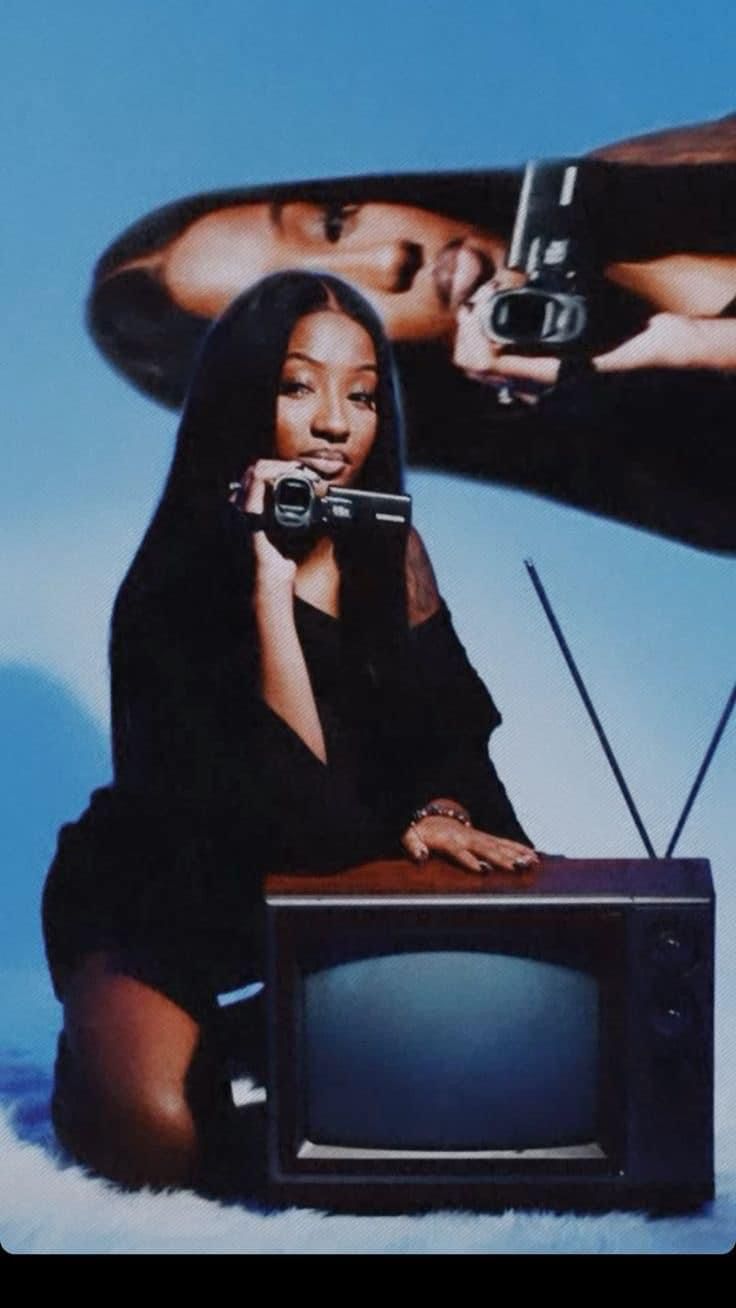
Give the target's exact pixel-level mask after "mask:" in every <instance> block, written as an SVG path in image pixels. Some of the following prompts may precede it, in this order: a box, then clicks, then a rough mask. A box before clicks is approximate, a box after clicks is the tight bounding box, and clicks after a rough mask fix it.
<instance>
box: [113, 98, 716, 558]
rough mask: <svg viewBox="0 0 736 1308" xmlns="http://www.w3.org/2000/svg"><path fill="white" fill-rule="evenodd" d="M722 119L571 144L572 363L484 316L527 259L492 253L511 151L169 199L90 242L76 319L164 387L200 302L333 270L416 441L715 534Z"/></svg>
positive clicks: (516, 481)
mask: <svg viewBox="0 0 736 1308" xmlns="http://www.w3.org/2000/svg"><path fill="white" fill-rule="evenodd" d="M734 121H735V120H734V118H733V117H728V118H726V119H723V120H721V121H719V122H716V123H712V124H705V125H703V126H702V127H693V128H684V129H680V130H679V131H675V132H664V133H656V134H654V135H653V136H651V137H644V138H641V139H640V140H633V141H630V142H625V143H623V144H621V145H619V146H611V147H609V148H608V149H601V150H598V151H594V152H593V155H592V156H591V157H589V158H587V159H586V158H583V159H580V160H578V161H573V162H574V163H575V165H576V168H577V171H579V173H580V176H581V189H582V191H583V199H582V201H581V202H580V212H579V214H578V216H577V223H578V227H579V229H581V232H582V236H583V239H584V241H585V244H586V247H587V257H588V261H589V263H590V264H591V268H590V269H589V276H590V281H591V294H592V295H594V296H595V298H596V299H597V301H598V303H597V305H596V308H595V313H596V314H597V317H598V319H599V322H600V323H601V324H602V325H603V328H604V330H603V331H602V332H599V333H598V339H597V340H596V339H593V340H592V341H591V342H590V343H588V344H587V346H586V345H585V344H583V345H581V347H580V349H579V350H578V351H577V354H578V355H580V354H581V353H584V357H585V360H586V363H587V365H588V366H587V368H586V369H585V371H583V370H582V369H580V368H570V367H569V366H568V367H565V366H563V367H562V368H561V358H560V356H559V354H558V355H557V356H556V355H555V352H554V346H553V345H551V346H548V347H547V348H546V349H545V351H544V356H543V357H539V356H538V355H535V353H534V348H533V345H530V344H528V343H527V344H525V346H524V348H523V351H520V350H519V349H517V348H515V346H514V343H513V341H511V342H509V341H508V340H506V341H505V340H504V339H503V338H501V340H499V339H498V338H497V337H495V336H494V333H493V331H492V329H490V328H489V325H488V318H489V306H490V304H491V302H492V299H493V297H494V296H496V295H498V292H499V290H500V289H503V288H505V289H509V288H511V287H518V286H520V285H522V284H523V283H524V281H525V280H526V275H525V274H524V273H523V272H520V271H519V268H518V265H517V266H516V267H515V268H513V269H509V268H508V267H507V264H508V256H509V247H510V244H511V243H512V235H513V232H514V224H515V220H516V219H517V210H518V208H519V203H520V197H521V194H522V189H523V188H522V181H523V172H522V170H496V171H490V172H485V173H482V172H475V173H465V174H463V173H456V174H452V173H448V174H431V173H430V174H408V175H406V176H401V175H387V176H377V177H352V178H341V179H338V180H326V181H312V182H302V183H294V184H288V183H281V184H279V185H276V186H273V187H265V186H261V187H256V188H250V189H246V190H232V191H227V192H220V193H214V194H211V195H201V196H194V197H191V198H189V199H185V200H180V201H176V202H174V203H170V204H167V205H165V206H164V207H163V208H161V209H159V210H157V211H155V212H154V213H152V214H150V215H148V216H147V217H145V218H143V219H141V220H140V221H139V222H138V223H136V224H134V226H133V227H131V228H129V229H128V230H127V231H126V232H125V233H123V235H122V236H120V237H119V238H118V239H117V240H116V241H114V242H113V243H112V245H110V246H109V248H108V249H107V250H106V251H105V252H104V253H103V254H102V255H101V257H100V259H99V261H98V264H97V267H96V271H95V275H94V280H93V285H92V290H91V294H90V298H89V306H88V314H89V326H90V330H91V332H92V336H93V338H94V340H95V341H96V343H97V344H98V346H99V347H100V349H101V350H102V351H103V353H104V354H105V355H106V357H107V358H109V359H110V361H111V362H112V363H113V364H114V366H115V367H116V368H118V369H119V370H120V371H122V372H123V374H124V375H125V376H127V377H128V378H129V379H130V380H132V381H133V382H134V384H135V385H136V386H138V387H140V388H141V389H142V390H143V391H144V392H145V393H147V394H150V395H152V396H153V397H154V398H156V399H158V400H160V401H162V402H163V403H165V404H167V405H172V406H174V407H178V406H179V405H180V404H181V402H182V400H183V397H184V394H185V391H186V388H187V385H188V382H189V378H190V376H191V372H192V368H193V366H194V360H195V357H196V353H197V350H198V348H199V345H200V343H201V340H202V337H203V335H204V332H205V331H206V329H207V325H208V323H209V322H211V321H212V319H213V318H215V317H217V315H218V314H220V313H221V312H222V311H223V310H224V309H225V308H226V307H227V305H228V304H229V303H230V302H231V301H232V299H233V298H234V297H235V296H237V295H238V294H239V293H240V292H242V291H243V290H245V289H247V288H248V287H249V286H251V285H253V284H254V282H256V281H257V280H258V279H259V278H260V277H261V276H263V275H265V274H267V273H270V272H275V271H278V270H282V269H286V268H301V269H305V270H317V271H324V272H327V273H332V274H334V275H336V276H339V277H344V278H345V279H346V280H347V281H349V282H351V283H352V284H353V285H355V286H356V287H357V288H359V289H360V290H361V292H362V293H363V294H364V295H365V296H366V297H367V299H368V300H369V302H370V303H371V304H372V305H373V307H374V308H375V309H376V310H377V312H378V313H379V315H380V316H381V318H382V321H383V323H384V325H385V328H386V331H387V333H388V335H389V337H390V338H391V339H392V340H393V341H394V342H395V343H396V346H397V352H398V358H399V363H400V367H401V372H402V378H403V381H404V387H405V394H406V403H407V423H408V453H409V458H410V460H411V462H412V463H415V464H418V465H419V466H424V467H435V468H440V469H443V470H445V471H449V472H462V473H466V474H470V475H473V476H476V477H479V478H483V479H487V480H489V481H492V482H496V483H500V484H503V485H510V486H518V487H521V488H523V489H525V490H530V491H533V492H535V493H537V494H541V495H547V496H552V497H554V498H555V499H557V500H561V501H563V502H565V503H570V504H573V505H575V506H577V507H580V508H584V509H588V510H590V511H592V512H594V513H600V514H603V515H605V516H608V517H611V518H615V519H618V520H620V521H624V522H630V523H633V524H636V525H639V526H642V527H645V528H647V529H649V530H653V531H657V532H661V533H663V534H664V535H667V536H670V537H673V538H675V539H679V540H683V541H686V542H688V543H689V544H693V545H696V546H699V547H701V548H705V549H713V550H719V551H729V552H730V551H732V550H733V548H734V543H735V541H736V537H734V529H733V514H732V512H731V505H730V502H729V497H728V496H727V495H724V489H723V488H724V486H726V485H728V484H729V483H730V482H732V480H733V474H734V467H733V460H734V447H733V442H732V441H731V440H729V439H728V438H727V437H726V438H724V437H725V433H727V432H728V430H729V427H730V423H731V415H732V412H733V404H734V385H735V383H734V373H735V372H736V320H735V314H736V310H735V308H734V305H735V304H736V250H735V249H734V246H735V244H736V242H735V240H734V235H733V233H734V231H735V230H736V160H735V159H734V154H736V145H735V144H734V138H735V136H736V128H735V127H734ZM570 207H572V206H570ZM562 212H563V210H562V209H561V208H559V207H556V208H555V210H554V211H550V212H549V214H546V213H545V212H540V213H538V214H537V215H536V224H537V227H538V230H536V229H535V232H534V233H532V234H531V236H530V238H529V240H530V241H531V240H532V239H537V240H539V239H547V241H548V242H549V241H550V234H549V233H547V232H546V231H545V223H546V222H548V224H549V226H550V227H551V229H552V230H554V225H555V223H556V222H558V221H559V214H560V213H562ZM593 265H594V266H593ZM579 272H580V269H579V268H576V269H574V270H573V272H571V273H570V274H568V275H573V274H574V273H579ZM593 283H595V290H594V291H593V290H592V286H593ZM568 363H569V361H568ZM664 428H666V430H667V440H666V442H664V441H663V440H662V439H661V438H660V436H659V435H658V434H657V433H658V432H660V431H661V430H662V429H664ZM696 429H697V437H696V435H695V430H696ZM591 448H594V449H595V462H596V468H595V472H594V473H591V469H590V455H589V451H590V449H591Z"/></svg>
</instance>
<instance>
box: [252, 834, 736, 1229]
mask: <svg viewBox="0 0 736 1308" xmlns="http://www.w3.org/2000/svg"><path fill="white" fill-rule="evenodd" d="M265 900H266V916H267V926H268V970H267V978H266V998H267V1013H268V1037H269V1084H268V1114H269V1128H268V1129H269V1171H270V1177H271V1182H272V1186H273V1189H274V1193H275V1194H276V1195H277V1196H278V1197H279V1199H283V1200H286V1201H289V1202H301V1203H307V1204H311V1205H316V1204H320V1205H327V1206H329V1207H333V1208H344V1207H348V1208H350V1209H353V1210H364V1209H373V1210H385V1211H393V1210H400V1211H402V1210H409V1209H416V1208H422V1207H425V1206H432V1205H437V1204H442V1205H447V1206H458V1205H462V1206H465V1207H475V1208H483V1209H493V1208H499V1207H507V1206H509V1205H523V1206H526V1207H529V1206H534V1207H555V1208H569V1207H576V1208H580V1209H592V1210H594V1209H600V1208H602V1207H603V1208H606V1207H609V1208H610V1207H631V1206H636V1207H646V1208H648V1209H650V1210H651V1209H655V1210H672V1209H675V1210H677V1209H687V1208H692V1207H694V1206H697V1205H699V1204H701V1203H703V1202H704V1201H706V1200H707V1199H708V1198H710V1197H711V1196H712V1194H713V1143H712V1136H713V932H714V895H713V888H712V882H711V875H710V868H709V865H708V863H707V862H706V861H705V860H698V859H671V860H655V859H647V860H633V859H630V860H610V859H579V858H575V859H567V858H552V857H545V858H544V859H543V860H542V862H541V865H540V867H539V869H538V870H535V871H531V872H523V873H514V874H508V875H501V874H490V875H484V876H480V875H478V876H476V875H473V874H470V873H467V872H465V871H463V870H460V869H458V868H456V867H453V866H450V865H449V864H447V863H445V862H443V861H441V860H438V859H430V860H429V861H428V862H426V863H425V864H423V865H416V864H413V863H410V862H408V861H406V860H395V861H385V862H377V863H371V864H365V865H363V866H360V867H354V868H351V869H349V870H347V871H345V872H341V873H339V874H335V875H329V876H316V875H304V876H296V875H293V876H277V875H272V876H270V877H269V878H268V880H267V883H266V887H265Z"/></svg>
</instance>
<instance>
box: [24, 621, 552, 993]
mask: <svg viewBox="0 0 736 1308" xmlns="http://www.w3.org/2000/svg"><path fill="white" fill-rule="evenodd" d="M296 621H297V628H298V631H299V636H300V640H301V643H302V648H303V650H304V654H305V659H306V662H307V666H308V668H309V671H310V677H311V680H312V685H313V688H314V693H315V700H316V703H317V707H318V711H319V715H320V719H321V722H322V726H323V730H324V736H325V744H326V751H327V763H326V764H323V763H321V762H320V761H319V760H318V759H317V758H316V757H315V756H314V755H313V754H312V752H311V751H310V750H309V749H308V748H307V747H306V745H304V743H303V742H302V740H301V739H300V737H299V736H298V735H296V733H295V732H294V731H292V730H291V728H290V727H288V726H287V725H286V724H285V723H284V722H283V720H282V719H281V718H279V717H278V716H277V715H276V714H275V713H273V712H272V711H271V710H270V709H269V708H268V706H267V705H266V704H265V703H264V702H263V701H262V699H261V698H260V696H259V695H258V694H256V693H254V692H253V689H252V685H251V686H250V688H249V687H248V684H247V678H245V677H243V676H241V677H240V678H238V677H237V676H236V675H235V674H234V672H233V666H234V665H228V660H227V659H225V660H223V663H222V665H221V667H219V668H214V669H212V668H207V669H205V668H203V667H198V666H196V660H195V664H194V665H193V666H190V669H189V674H188V675H189V680H190V681H191V683H192V684H191V685H190V684H183V685H177V686H173V685H172V684H169V685H168V686H167V685H164V684H163V683H162V684H160V685H157V684H156V683H155V681H154V682H153V683H152V682H151V680H150V678H148V679H147V682H146V685H147V687H148V689H147V702H146V703H144V702H140V703H139V704H138V705H137V710H136V713H135V715H134V716H135V729H133V728H132V727H131V730H130V731H129V733H128V738H127V743H126V745H125V748H124V749H123V751H122V755H121V758H120V759H119V762H118V768H117V775H116V784H115V785H114V786H111V787H108V788H105V789H102V790H98V791H96V792H95V793H94V794H93V796H92V800H91V804H90V807H89V808H88V810H87V811H86V812H85V813H84V815H83V816H82V817H81V818H80V819H79V821H77V822H76V823H74V824H70V825H67V826H65V827H63V828H62V830H61V833H60V836H59V845H58V850H57V854H56V858H55V860H54V862H53V864H52V867H51V870H50V872H49V876H48V878H47V882H46V888H45V892H44V905H43V916H44V932H45V941H46V950H47V957H48V961H49V967H50V970H51V975H52V979H53V982H54V987H55V990H56V993H57V995H59V996H60V997H61V996H63V992H64V989H65V986H66V983H67V980H68V978H69V977H70V975H71V973H72V971H73V970H74V968H75V967H76V966H78V964H79V963H80V962H81V960H82V959H83V958H84V956H85V955H87V954H89V953H90V952H93V951H94V950H99V949H105V950H108V951H110V952H111V953H113V955H114V956H115V957H116V958H117V960H118V965H119V967H120V968H121V970H123V971H125V972H126V973H128V974H132V975H135V976H138V977H139V978H140V979H142V980H145V981H147V982H148V983H149V984H152V985H154V986H155V987H156V988H158V989H160V990H162V991H163V992H164V993H167V994H169V995H170V996H171V997H172V998H173V999H174V1000H175V1001H176V1002H177V1003H179V1004H180V1005H181V1006H183V1007H185V1008H187V1009H188V1010H189V1011H192V1012H194V1013H195V1015H200V1014H201V1013H202V1012H203V1011H204V1010H205V1009H207V1008H208V1007H209V1006H211V1004H212V1002H213V999H214V996H215V995H216V994H217V993H219V992H222V991H225V990H228V989H234V988H236V987H237V986H240V985H244V984H246V983H247V982H249V981H252V980H255V979H257V978H258V977H259V976H260V975H262V941H263V923H262V902H261V884H262V880H263V876H264V875H265V873H267V872H268V871H272V870H273V871H291V872H295V873H299V872H311V873H314V872H333V871H335V870H338V869H340V868H343V867H348V866H350V865H354V864H356V863H359V862H363V861H367V860H370V859H374V858H382V857H383V858H385V857H400V856H402V854H403V851H402V848H401V844H400V835H401V833H402V832H403V831H404V830H405V828H406V826H407V824H408V820H409V817H410V815H411V813H412V812H413V810H414V809H415V808H416V807H418V806H419V805H421V804H422V803H425V802H427V801H429V800H431V799H432V798H436V797H437V796H440V795H447V796H452V797H454V798H456V799H458V800H459V801H461V802H463V803H464V804H465V805H466V806H467V808H468V809H469V811H470V813H471V815H472V818H473V822H474V824H475V825H476V826H477V827H479V828H481V829H483V830H486V831H489V832H491V833H493V834H495V835H500V836H506V837H509V838H512V839H516V840H520V841H523V842H524V843H529V841H528V837H527V836H526V835H525V833H524V831H523V830H522V828H521V826H520V825H519V822H518V821H517V819H516V816H515V814H514V811H513V808H512V806H511V803H510V801H509V799H508V797H507V795H506V792H505V790H504V788H503V786H502V784H501V782H500V781H499V779H498V777H497V775H496V772H495V769H494V767H493V765H492V764H491V762H490V760H489V758H488V737H489V734H490V732H491V731H492V730H493V729H494V728H495V727H496V726H497V725H498V724H499V723H500V721H501V718H500V714H499V713H498V710H497V709H496V707H495V705H494V703H493V701H492V699H491V697H490V695H489V694H488V692H487V690H486V689H485V687H484V686H483V684H482V682H481V681H480V678H479V677H478V676H477V674H476V673H475V672H474V670H473V669H472V667H471V666H470V663H469V662H468V659H467V656H466V654H465V651H464V649H463V647H462V645H461V644H460V642H459V640H458V638H457V636H456V634H455V632H454V629H453V626H452V622H451V619H450V614H449V612H448V610H447V608H446V607H445V605H444V604H443V605H442V606H441V608H440V609H439V611H438V612H437V613H435V614H434V615H433V616H432V617H430V618H429V619H427V620H426V621H424V622H422V623H421V624H420V625H418V626H417V627H415V628H413V629H412V630H411V631H410V633H409V650H408V674H409V675H408V678H407V684H406V688H405V694H404V696H403V697H402V704H401V707H400V711H396V710H395V708H394V711H393V712H392V713H390V714H386V713H383V712H381V705H380V703H378V702H372V701H371V696H370V693H369V692H366V687H365V685H364V684H363V683H361V684H358V683H357V680H356V675H357V674H355V673H352V672H350V671H349V664H347V663H346V660H345V658H344V650H343V647H342V642H341V633H340V623H339V622H338V621H337V620H336V619H334V618H332V617H330V616H329V615H328V614H326V613H324V612H322V611H321V610H319V609H316V608H314V607H312V606H311V605H309V604H307V603H305V602H303V601H301V600H297V603H296ZM236 656H237V651H234V652H233V657H236ZM208 677H209V681H208V680H207V678H208ZM195 682H196V683H197V693H196V694H195V693H194V683H195Z"/></svg>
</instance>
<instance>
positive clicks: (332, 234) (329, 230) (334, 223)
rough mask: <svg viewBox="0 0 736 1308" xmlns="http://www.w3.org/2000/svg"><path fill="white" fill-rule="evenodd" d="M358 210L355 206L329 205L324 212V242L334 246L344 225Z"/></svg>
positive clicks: (357, 206)
mask: <svg viewBox="0 0 736 1308" xmlns="http://www.w3.org/2000/svg"><path fill="white" fill-rule="evenodd" d="M359 208H360V206H359V205H357V204H336V205H330V206H329V207H328V208H326V209H325V211H324V219H323V225H324V233H325V240H327V241H329V242H330V244H331V245H335V244H336V243H337V241H339V240H340V237H341V236H342V234H343V231H344V230H345V225H346V223H348V222H349V221H350V219H351V218H354V217H355V215H356V214H357V212H358V209H359Z"/></svg>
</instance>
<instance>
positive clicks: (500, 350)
mask: <svg viewBox="0 0 736 1308" xmlns="http://www.w3.org/2000/svg"><path fill="white" fill-rule="evenodd" d="M495 290H496V287H495V284H494V283H492V282H487V283H486V284H485V285H484V286H481V287H480V288H479V289H478V290H477V291H476V292H475V294H474V295H473V297H472V299H471V300H470V301H469V302H468V303H467V304H465V305H461V306H460V308H459V310H458V315H457V332H456V336H455V345H454V352H453V362H454V363H455V364H456V366H457V367H458V368H462V370H463V371H464V372H465V373H466V374H467V375H468V376H469V377H470V378H472V379H474V380H476V381H485V382H490V383H494V382H495V383H496V384H501V383H502V382H503V381H504V379H508V380H510V381H513V382H515V383H517V387H518V384H519V383H523V382H524V381H530V382H533V383H535V385H543V386H552V385H554V383H555V382H556V380H557V374H558V371H559V366H560V361H559V359H557V358H554V357H551V356H546V357H542V356H536V355H522V354H514V353H513V352H509V347H508V346H502V345H499V344H498V343H497V342H495V341H492V340H489V338H488V336H486V334H485V332H484V330H483V327H482V323H483V321H484V319H485V318H486V317H487V313H488V304H489V301H490V299H491V297H492V296H493V294H494V293H495ZM593 364H594V366H595V369H596V371H597V372H629V371H632V370H633V369H636V368H679V369H683V368H715V369H725V370H729V371H733V370H736V319H733V318H730V319H729V318H708V317H691V316H688V315H686V314H683V313H655V314H653V315H652V317H651V318H650V319H649V321H648V323H647V325H646V327H645V328H644V330H643V331H641V332H638V333H637V335H636V336H632V337H630V338H629V339H628V340H627V341H623V342H622V344H621V345H617V346H616V347H615V348H614V349H612V350H607V351H606V353H605V354H599V355H597V356H596V357H595V358H594V359H593ZM522 398H523V387H522Z"/></svg>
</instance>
